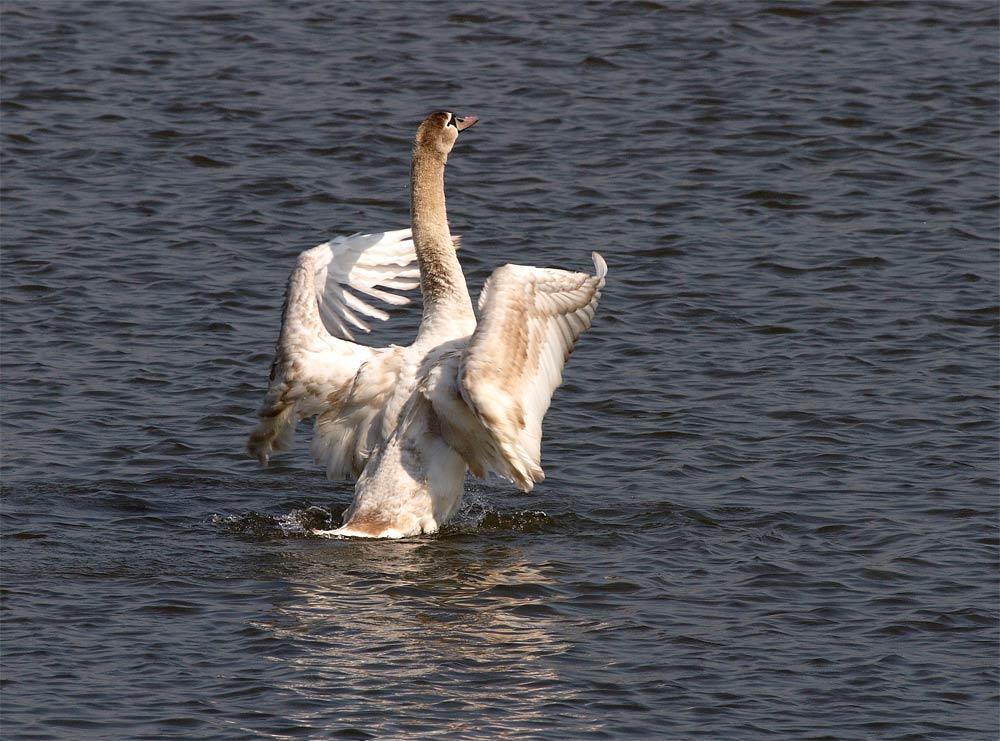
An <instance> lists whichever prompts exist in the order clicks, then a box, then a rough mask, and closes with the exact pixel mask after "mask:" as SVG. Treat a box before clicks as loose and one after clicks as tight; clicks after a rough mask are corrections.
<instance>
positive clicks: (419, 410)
mask: <svg viewBox="0 0 1000 741" xmlns="http://www.w3.org/2000/svg"><path fill="white" fill-rule="evenodd" d="M474 122H475V119H471V120H470V119H464V120H463V119H456V118H455V117H454V116H453V115H451V114H448V113H436V114H434V115H432V116H431V117H430V118H428V119H427V121H425V122H424V123H423V124H422V125H421V127H420V130H419V131H418V132H417V138H416V143H415V145H414V152H413V170H412V177H411V187H412V208H411V217H412V231H411V230H399V231H394V232H385V233H381V234H367V235H354V236H351V237H346V238H344V237H342V238H338V239H335V240H332V241H331V242H327V243H325V244H322V245H320V246H318V247H315V248H313V249H311V250H307V251H306V252H303V253H302V254H301V255H300V256H299V259H298V264H297V266H296V268H295V270H294V271H293V273H292V276H291V278H290V279H289V282H288V291H287V294H286V298H285V307H284V310H283V315H282V327H281V334H280V337H279V340H278V347H277V350H276V352H275V359H274V363H273V365H272V368H271V381H270V386H269V388H268V392H267V396H266V397H265V399H264V403H263V405H262V406H261V408H260V411H259V412H258V414H259V416H260V418H261V419H260V423H259V424H258V426H257V428H256V429H255V430H254V431H253V433H252V434H251V435H250V440H249V442H248V443H247V448H248V449H249V451H250V452H251V453H252V454H253V455H255V456H256V457H257V458H258V459H260V460H261V461H262V462H264V463H266V462H267V460H268V458H269V457H270V456H271V454H272V453H273V452H275V451H277V450H281V449H283V448H286V447H287V446H288V444H289V443H290V442H291V438H292V434H293V433H294V428H295V424H296V422H298V420H299V419H302V418H305V417H313V416H315V417H316V423H315V431H314V436H313V442H312V454H313V458H314V459H315V460H316V462H317V463H320V464H322V465H324V466H325V467H326V472H327V476H328V477H329V478H331V479H344V478H354V479H356V480H357V485H356V487H355V498H354V502H353V503H352V504H351V506H350V508H349V509H348V510H347V512H346V513H345V515H344V524H343V526H342V527H340V528H338V529H336V530H332V531H326V532H325V533H323V534H332V535H354V536H365V537H397V538H398V537H405V536H408V535H416V534H418V533H421V532H425V533H430V532H434V531H436V530H437V529H438V528H439V527H440V526H441V525H443V524H444V523H445V522H446V521H447V520H448V519H449V518H450V517H451V516H452V515H453V514H454V513H455V511H456V510H457V508H458V505H459V503H460V502H461V498H462V489H463V480H464V477H465V472H466V470H471V471H472V473H474V474H475V475H476V476H480V477H483V478H485V477H486V476H487V474H488V472H489V471H493V472H495V473H497V474H499V475H500V476H502V477H504V478H506V479H508V480H510V481H512V482H513V483H515V484H516V485H517V486H518V487H519V488H521V489H522V490H523V491H530V490H531V489H532V487H533V486H534V484H535V483H536V482H538V481H541V480H542V479H543V478H544V473H543V472H542V469H541V465H540V459H541V424H542V418H543V416H544V415H545V412H546V410H547V409H548V406H549V402H550V400H551V398H552V393H553V391H554V390H555V388H556V387H557V386H558V385H559V383H560V382H561V380H562V367H563V365H564V363H565V360H566V358H567V357H568V356H569V353H570V352H571V351H572V349H573V347H574V345H575V344H576V341H577V339H578V338H579V336H580V334H581V333H582V332H583V331H584V330H585V329H587V328H588V327H589V326H590V321H591V319H592V318H593V316H594V312H595V310H596V308H597V302H598V299H599V298H600V291H601V288H602V287H603V286H604V277H605V274H606V272H607V268H606V266H605V264H604V260H602V259H601V257H600V255H597V254H596V253H594V254H593V259H594V264H595V267H596V269H597V275H596V276H591V275H587V274H584V273H574V272H569V271H565V270H553V269H546V268H534V267H526V266H519V265H505V266H503V267H501V268H498V269H497V270H496V271H494V273H493V275H492V276H491V277H490V279H489V280H488V281H487V283H486V285H485V286H484V287H483V290H482V293H481V295H480V298H479V312H480V321H479V322H478V324H477V322H476V317H475V313H474V312H473V309H472V301H471V299H470V297H469V292H468V289H467V287H466V284H465V277H464V275H463V273H462V268H461V265H460V264H459V262H458V258H457V255H456V251H455V240H453V238H452V236H451V234H450V232H449V230H448V221H447V215H446V211H445V200H444V167H445V162H446V160H447V155H448V153H449V152H450V151H451V147H452V146H453V144H454V142H455V139H456V138H457V136H458V132H459V131H461V130H462V129H464V128H466V127H467V126H469V125H471V124H472V123H474ZM411 237H412V238H411ZM417 285H419V286H420V289H421V294H422V296H423V300H424V309H423V317H422V320H421V324H420V329H419V331H418V333H417V337H416V339H415V340H414V342H413V344H412V345H409V346H408V347H397V346H395V345H393V346H390V347H387V348H369V347H365V346H362V345H358V344H355V343H354V342H353V339H354V338H353V335H352V333H351V329H350V327H351V326H353V327H355V328H357V329H361V330H363V331H368V327H367V325H366V324H365V322H364V321H363V320H362V319H361V318H360V317H358V314H363V315H365V316H367V317H374V318H378V319H385V318H387V315H386V314H385V313H384V312H383V311H381V310H379V309H377V308H375V307H373V306H371V305H370V304H368V303H366V302H364V301H361V300H360V299H359V298H357V296H355V295H354V294H353V293H351V292H350V291H349V290H347V289H352V290H353V291H357V292H360V293H364V294H367V295H368V296H372V297H374V298H378V299H380V300H383V301H385V302H387V303H390V304H402V303H407V302H408V300H409V299H407V298H406V297H404V296H400V295H398V294H395V293H390V292H388V291H386V290H385V289H387V288H388V289H396V290H410V289H413V288H416V287H417Z"/></svg>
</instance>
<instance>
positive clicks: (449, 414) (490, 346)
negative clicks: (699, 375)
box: [422, 252, 607, 491]
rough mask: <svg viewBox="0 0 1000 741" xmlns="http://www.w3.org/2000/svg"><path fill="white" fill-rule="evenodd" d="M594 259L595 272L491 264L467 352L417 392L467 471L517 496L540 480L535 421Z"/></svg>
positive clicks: (587, 306) (584, 303)
mask: <svg viewBox="0 0 1000 741" xmlns="http://www.w3.org/2000/svg"><path fill="white" fill-rule="evenodd" d="M592 257H593V259H594V267H595V268H596V271H597V274H596V275H587V274H585V273H574V272H570V271H567V270H552V269H546V268H533V267H526V266H522V265H505V266H503V267H501V268H498V269H497V270H496V271H495V272H494V273H493V275H492V276H491V277H490V279H489V280H488V281H487V283H486V285H485V286H484V287H483V293H482V296H481V297H480V301H479V308H480V313H481V317H480V321H479V325H478V326H477V328H476V331H475V333H474V334H473V335H472V337H471V338H470V339H469V344H468V346H467V347H466V348H465V350H464V351H463V352H461V353H455V354H452V355H451V356H450V357H447V358H445V359H444V360H443V362H442V363H441V364H440V365H439V366H438V368H436V369H435V370H434V371H432V372H431V374H429V376H428V378H427V381H426V382H425V384H424V386H423V388H422V391H423V393H424V395H425V396H427V397H428V398H429V399H430V400H431V402H432V404H433V406H434V410H435V412H436V416H437V418H438V420H439V424H440V428H441V432H442V435H443V436H444V438H445V440H446V442H448V444H449V445H451V447H453V448H454V449H455V450H456V451H458V453H459V454H460V455H461V456H462V457H463V458H464V459H465V461H466V463H468V465H469V469H470V470H471V471H472V473H474V474H475V475H477V476H480V477H485V475H486V472H487V471H493V472H495V473H497V474H499V475H500V476H503V477H504V478H506V479H509V480H510V481H512V482H514V483H515V484H516V485H517V486H518V487H519V488H520V489H522V490H523V491H530V490H531V489H532V488H533V487H534V485H535V483H536V482H538V481H541V480H542V479H543V478H545V474H544V473H543V472H542V468H541V441H542V418H543V417H544V416H545V412H546V411H547V410H548V408H549V403H550V402H551V400H552V394H553V392H554V391H555V390H556V388H557V387H558V386H559V384H560V383H561V382H562V369H563V366H564V365H565V363H566V359H567V358H568V357H569V354H570V353H571V352H572V351H573V347H574V346H575V345H576V342H577V340H578V339H579V338H580V335H581V334H582V333H583V332H584V330H586V329H587V328H588V327H590V322H591V320H592V319H593V318H594V312H595V311H596V310H597V303H598V300H599V299H600V296H601V288H603V287H604V279H605V276H606V275H607V265H606V264H605V262H604V260H603V259H602V258H601V256H600V255H598V254H597V253H596V252H595V253H593V255H592Z"/></svg>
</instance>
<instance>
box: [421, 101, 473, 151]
mask: <svg viewBox="0 0 1000 741" xmlns="http://www.w3.org/2000/svg"><path fill="white" fill-rule="evenodd" d="M478 120H479V119H478V118H476V117H475V116H466V117H465V118H459V117H458V116H456V115H455V114H454V113H451V112H449V111H438V112H437V113H432V114H431V115H430V116H428V117H427V120H426V121H424V122H423V123H422V124H420V128H419V129H417V138H416V145H417V147H418V148H419V149H423V150H430V151H432V152H436V153H437V154H439V155H441V156H443V157H447V156H448V153H449V152H450V151H451V148H452V147H453V146H455V140H456V139H458V132H460V131H464V130H465V129H467V128H469V127H470V126H472V124H474V123H475V122H476V121H478Z"/></svg>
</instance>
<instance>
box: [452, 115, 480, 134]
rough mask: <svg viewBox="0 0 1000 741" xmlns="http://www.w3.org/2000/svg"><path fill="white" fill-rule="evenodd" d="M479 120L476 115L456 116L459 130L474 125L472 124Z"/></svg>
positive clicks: (456, 126)
mask: <svg viewBox="0 0 1000 741" xmlns="http://www.w3.org/2000/svg"><path fill="white" fill-rule="evenodd" d="M478 120H479V119H478V118H476V117H475V116H466V117H465V118H458V117H456V118H455V128H456V129H458V130H459V131H463V130H464V129H467V128H469V127H470V126H472V124H474V123H475V122H476V121H478Z"/></svg>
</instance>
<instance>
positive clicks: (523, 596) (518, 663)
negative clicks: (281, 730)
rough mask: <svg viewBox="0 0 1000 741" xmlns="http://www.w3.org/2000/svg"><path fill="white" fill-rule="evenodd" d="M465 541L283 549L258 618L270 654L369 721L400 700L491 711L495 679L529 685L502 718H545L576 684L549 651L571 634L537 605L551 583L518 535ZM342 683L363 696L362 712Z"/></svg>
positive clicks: (312, 688) (380, 719) (313, 692)
mask: <svg viewBox="0 0 1000 741" xmlns="http://www.w3.org/2000/svg"><path fill="white" fill-rule="evenodd" d="M464 540H465V539H464V538H462V537H458V538H454V539H452V540H450V541H449V540H447V539H444V538H436V539H430V540H429V541H412V542H407V541H403V542H399V541H397V542H392V543H386V542H379V541H376V542H372V541H331V542H329V543H320V544H317V546H316V547H315V548H313V549H311V550H308V551H296V552H290V553H288V554H287V555H286V557H285V558H283V559H282V561H281V562H280V565H279V569H280V571H281V574H282V578H283V579H286V580H288V581H290V582H291V584H292V586H291V588H290V590H289V591H288V592H287V594H285V595H284V596H283V598H282V599H281V601H280V603H278V604H276V605H275V608H274V613H273V615H270V616H268V618H267V619H265V620H261V621H258V622H257V626H258V627H260V628H262V629H265V630H267V631H269V632H270V633H271V634H273V635H274V636H275V637H276V638H278V639H279V641H278V643H277V645H279V646H281V647H282V650H281V653H280V655H275V656H272V657H271V658H272V660H273V661H276V662H283V663H286V664H287V666H288V669H289V671H288V673H287V675H286V676H287V681H286V682H285V683H284V684H285V687H286V689H287V690H288V691H289V692H291V693H293V694H294V695H296V696H300V697H302V698H304V699H306V700H313V699H316V698H320V697H326V698H328V697H330V696H331V695H336V696H338V697H340V698H342V699H341V700H340V701H341V702H345V705H344V708H343V717H344V718H345V719H352V720H353V722H355V723H357V724H358V725H359V726H361V727H364V728H365V729H367V730H372V731H379V730H380V729H381V730H385V726H384V723H385V719H386V718H392V717H393V714H394V713H399V712H400V710H401V708H402V707H404V706H416V708H419V706H425V707H426V710H427V711H428V712H429V713H433V712H434V709H435V708H441V707H446V706H462V707H464V708H466V709H469V710H473V711H474V710H477V709H481V710H482V711H484V712H486V711H492V710H497V709H498V708H497V695H496V691H497V690H498V688H500V687H503V688H505V693H507V694H508V695H509V693H514V694H515V695H516V694H519V693H528V692H530V693H532V694H533V695H534V696H535V702H533V703H518V704H517V707H516V709H515V708H514V707H513V706H508V707H507V708H506V709H505V715H506V719H507V721H508V722H511V723H514V724H515V725H517V724H529V725H535V726H537V725H538V723H540V722H542V720H543V718H542V716H543V715H544V712H545V711H544V709H543V708H544V707H545V704H546V703H549V702H552V703H556V702H560V701H563V700H565V699H567V697H568V696H569V695H570V694H571V692H570V691H569V689H568V688H567V686H566V685H565V683H563V682H561V681H560V677H559V674H558V671H557V670H556V668H555V666H554V664H553V662H552V661H551V659H552V658H553V657H556V656H559V655H560V654H562V653H564V652H565V651H566V650H567V648H568V646H569V645H570V644H569V641H568V640H567V639H566V638H565V637H562V636H559V635H558V634H556V633H553V632H552V631H551V630H549V628H548V623H549V621H550V620H551V619H552V615H551V614H550V613H551V611H550V609H549V608H547V607H545V606H544V604H543V603H544V602H546V601H548V600H549V599H552V598H553V597H555V596H557V593H558V588H557V586H556V585H555V584H554V583H553V580H552V579H550V578H547V577H546V576H545V575H544V574H543V573H542V572H541V571H540V570H539V569H538V568H535V567H533V566H532V565H531V564H529V563H528V562H527V561H526V560H525V558H524V555H523V553H522V552H521V550H520V549H519V548H517V547H516V546H510V545H504V544H494V545H492V546H489V547H485V548H473V549H469V548H468V547H466V546H467V545H468V544H467V543H466V542H463V541H464ZM289 647H296V648H297V649H298V650H293V651H291V652H290V651H289ZM442 668H444V672H443V673H442ZM345 694H346V696H347V698H350V697H352V696H356V697H357V698H358V699H360V698H361V697H364V698H365V702H366V707H365V708H364V710H363V712H359V711H358V709H357V708H356V707H355V708H352V707H351V705H350V704H349V702H348V701H347V698H344V695H345ZM416 708H413V707H411V711H412V710H413V709H416ZM310 713H311V710H310V709H309V708H308V707H307V708H306V709H305V710H304V712H303V716H302V717H301V718H300V719H299V720H300V721H301V722H303V723H307V722H308V720H309V715H310ZM418 717H419V714H418Z"/></svg>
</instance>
